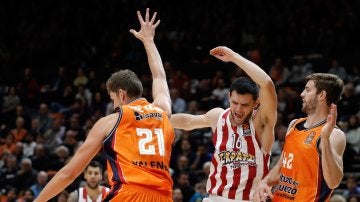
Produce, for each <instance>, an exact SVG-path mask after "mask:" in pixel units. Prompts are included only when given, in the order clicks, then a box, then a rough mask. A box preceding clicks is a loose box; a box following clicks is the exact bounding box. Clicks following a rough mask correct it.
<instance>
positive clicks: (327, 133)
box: [320, 104, 346, 189]
mask: <svg viewBox="0 0 360 202" xmlns="http://www.w3.org/2000/svg"><path fill="white" fill-rule="evenodd" d="M336 117H337V107H336V105H335V104H332V105H331V108H330V114H329V116H328V117H327V122H326V124H325V125H324V127H323V128H322V130H321V142H320V150H321V163H322V169H323V175H324V179H325V182H326V184H327V185H328V186H329V188H330V189H334V188H336V187H338V186H339V184H340V182H341V180H342V179H343V160H342V158H343V154H344V150H345V145H346V137H345V134H344V132H342V131H341V130H340V129H337V128H334V126H335V124H336Z"/></svg>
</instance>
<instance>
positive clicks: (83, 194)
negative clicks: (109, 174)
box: [77, 186, 109, 202]
mask: <svg viewBox="0 0 360 202" xmlns="http://www.w3.org/2000/svg"><path fill="white" fill-rule="evenodd" d="M99 188H100V189H101V194H100V195H99V196H98V197H97V199H96V201H95V202H101V201H102V199H103V198H104V197H105V196H106V192H108V191H109V188H107V187H104V186H100V187H99ZM77 191H78V202H93V200H92V199H91V198H90V197H89V195H88V193H87V189H86V187H80V188H79V189H78V190H77Z"/></svg>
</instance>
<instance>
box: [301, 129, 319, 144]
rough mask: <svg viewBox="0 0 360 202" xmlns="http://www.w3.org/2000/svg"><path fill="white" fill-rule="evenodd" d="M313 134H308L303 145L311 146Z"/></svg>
mask: <svg viewBox="0 0 360 202" xmlns="http://www.w3.org/2000/svg"><path fill="white" fill-rule="evenodd" d="M315 134H316V133H315V132H314V131H312V132H310V133H309V135H308V136H307V137H306V139H305V141H304V144H311V142H312V140H313V139H314V137H315Z"/></svg>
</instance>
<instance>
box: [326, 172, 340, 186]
mask: <svg viewBox="0 0 360 202" xmlns="http://www.w3.org/2000/svg"><path fill="white" fill-rule="evenodd" d="M343 177H344V174H342V173H341V174H340V176H339V177H337V179H334V180H329V182H328V183H327V185H328V187H329V188H330V189H335V188H337V187H338V186H339V185H340V183H341V181H342V179H343Z"/></svg>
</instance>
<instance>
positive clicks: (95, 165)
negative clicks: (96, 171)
mask: <svg viewBox="0 0 360 202" xmlns="http://www.w3.org/2000/svg"><path fill="white" fill-rule="evenodd" d="M89 167H92V168H100V172H102V171H103V167H102V165H101V163H99V162H98V161H95V160H92V161H90V163H89V164H88V165H87V166H86V168H85V170H84V171H86V170H87V169H88V168H89Z"/></svg>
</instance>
